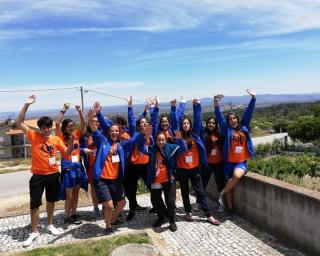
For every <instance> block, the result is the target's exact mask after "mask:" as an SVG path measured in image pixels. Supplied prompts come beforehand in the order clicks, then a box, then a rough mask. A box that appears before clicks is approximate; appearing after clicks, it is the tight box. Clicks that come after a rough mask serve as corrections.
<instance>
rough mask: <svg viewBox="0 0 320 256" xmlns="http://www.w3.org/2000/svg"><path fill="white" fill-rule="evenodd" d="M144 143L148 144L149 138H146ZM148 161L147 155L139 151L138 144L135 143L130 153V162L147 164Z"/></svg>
mask: <svg viewBox="0 0 320 256" xmlns="http://www.w3.org/2000/svg"><path fill="white" fill-rule="evenodd" d="M146 145H147V146H149V145H150V139H147V142H146ZM148 162H149V156H148V155H146V154H143V153H142V152H140V151H139V149H138V145H135V147H134V150H133V152H132V155H131V163H133V164H147V163H148Z"/></svg>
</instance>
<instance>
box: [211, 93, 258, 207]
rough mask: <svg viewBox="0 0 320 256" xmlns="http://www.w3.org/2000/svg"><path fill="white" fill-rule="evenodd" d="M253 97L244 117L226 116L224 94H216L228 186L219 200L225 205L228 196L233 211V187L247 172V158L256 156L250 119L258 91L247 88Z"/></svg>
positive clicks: (215, 103) (229, 114) (216, 112)
mask: <svg viewBox="0 0 320 256" xmlns="http://www.w3.org/2000/svg"><path fill="white" fill-rule="evenodd" d="M247 92H248V94H249V95H250V96H251V97H252V98H251V100H250V102H249V105H248V107H247V109H246V110H245V112H244V114H243V117H242V119H241V120H240V119H239V117H238V116H237V115H236V114H235V113H232V112H231V113H228V114H227V117H226V118H224V116H223V114H222V112H221V110H220V108H219V101H220V100H221V99H222V98H223V95H216V96H214V107H215V114H216V117H217V120H218V123H219V126H220V129H221V133H222V134H223V136H224V138H225V140H224V143H223V159H224V172H225V179H226V182H227V184H226V186H225V187H224V189H223V190H222V191H221V192H220V194H219V202H220V204H221V205H223V196H224V195H225V196H226V201H227V206H228V208H229V210H230V212H231V213H232V212H233V202H232V201H233V200H232V199H233V189H234V187H235V186H236V185H237V184H238V183H239V181H240V179H241V178H242V177H243V175H245V174H246V172H247V160H248V159H250V158H253V157H254V154H255V153H254V147H253V143H252V140H251V137H250V133H249V131H250V121H251V119H252V114H253V110H254V107H255V102H256V93H255V91H253V90H252V89H247Z"/></svg>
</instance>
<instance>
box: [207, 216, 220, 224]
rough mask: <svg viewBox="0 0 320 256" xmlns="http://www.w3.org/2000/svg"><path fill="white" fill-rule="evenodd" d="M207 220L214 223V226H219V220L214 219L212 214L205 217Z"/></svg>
mask: <svg viewBox="0 0 320 256" xmlns="http://www.w3.org/2000/svg"><path fill="white" fill-rule="evenodd" d="M207 221H208V222H209V223H210V224H212V225H214V226H219V225H220V224H221V222H220V221H218V220H216V219H215V218H213V217H212V216H211V217H209V218H207Z"/></svg>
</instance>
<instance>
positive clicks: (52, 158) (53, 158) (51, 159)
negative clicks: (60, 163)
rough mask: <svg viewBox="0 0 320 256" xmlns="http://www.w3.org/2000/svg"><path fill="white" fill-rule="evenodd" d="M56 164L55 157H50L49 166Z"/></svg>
mask: <svg viewBox="0 0 320 256" xmlns="http://www.w3.org/2000/svg"><path fill="white" fill-rule="evenodd" d="M55 163H56V158H55V157H50V158H49V164H50V165H53V164H55Z"/></svg>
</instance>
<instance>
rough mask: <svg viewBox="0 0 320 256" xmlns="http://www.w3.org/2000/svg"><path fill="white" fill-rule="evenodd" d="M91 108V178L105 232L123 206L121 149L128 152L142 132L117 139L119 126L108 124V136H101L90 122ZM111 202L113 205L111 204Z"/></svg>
mask: <svg viewBox="0 0 320 256" xmlns="http://www.w3.org/2000/svg"><path fill="white" fill-rule="evenodd" d="M94 115H95V113H94V111H93V110H90V111H89V113H88V117H89V124H90V127H91V130H92V138H93V141H94V143H95V145H96V147H97V152H96V159H95V162H94V167H93V181H94V186H95V189H96V193H97V197H98V201H99V203H102V204H103V206H104V219H105V222H106V234H111V233H113V229H112V224H117V221H116V219H117V217H118V215H119V214H120V212H121V211H122V209H123V207H124V206H125V203H126V201H125V194H124V189H123V187H122V180H123V177H124V166H125V156H124V152H125V151H128V150H129V151H130V150H132V148H133V147H134V145H135V144H136V143H138V142H139V141H140V140H143V138H144V134H142V133H137V134H135V135H134V136H133V137H132V138H131V139H129V140H126V141H120V139H119V137H120V126H119V125H117V124H112V125H111V126H110V129H109V134H108V137H106V136H104V135H103V134H102V133H101V132H100V131H99V130H98V129H97V127H96V125H95V123H94ZM113 202H116V203H115V205H116V206H115V208H114V210H113V207H114V203H113Z"/></svg>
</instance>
